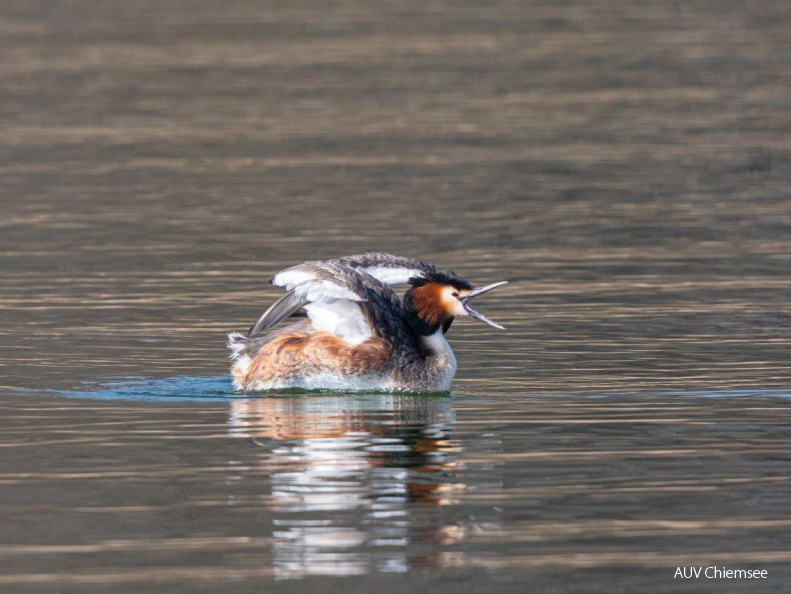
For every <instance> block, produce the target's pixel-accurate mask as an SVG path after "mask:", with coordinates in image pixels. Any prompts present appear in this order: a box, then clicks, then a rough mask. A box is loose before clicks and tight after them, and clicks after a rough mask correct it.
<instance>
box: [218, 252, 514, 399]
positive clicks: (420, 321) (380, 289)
mask: <svg viewBox="0 0 791 594" xmlns="http://www.w3.org/2000/svg"><path fill="white" fill-rule="evenodd" d="M269 282H271V283H272V284H274V285H277V286H281V287H285V288H286V290H287V291H288V292H287V293H286V294H285V295H283V297H281V298H280V299H279V300H278V301H276V302H275V303H274V304H273V305H272V306H271V307H270V308H269V309H267V310H266V311H265V312H264V314H263V315H262V316H261V318H260V319H259V320H258V322H256V324H255V325H254V326H253V327H252V328H250V331H249V332H248V333H247V336H244V335H242V334H239V333H232V334H230V335H229V336H228V338H229V342H228V346H229V347H230V349H231V350H232V351H233V354H232V355H231V359H232V360H233V365H232V368H231V374H232V376H233V383H234V387H236V388H237V389H238V390H245V391H250V390H272V389H284V388H303V389H308V390H311V389H333V390H412V391H446V390H449V389H450V385H451V382H452V381H453V376H454V375H455V373H456V357H455V356H454V355H453V351H452V350H451V348H450V345H449V344H448V341H447V340H445V333H446V332H447V331H448V328H450V325H451V323H452V322H453V319H454V318H455V317H456V316H470V317H472V318H475V319H477V320H480V321H482V322H485V323H486V324H489V325H490V326H494V327H495V328H500V329H503V327H502V326H500V325H499V324H495V323H494V322H493V321H491V320H490V319H488V318H487V317H486V316H483V315H481V314H479V313H478V312H477V311H475V310H474V309H473V308H472V305H471V304H470V301H471V300H472V299H473V298H474V297H476V296H478V295H481V294H483V293H486V292H487V291H491V290H492V289H494V288H495V287H499V286H500V285H504V284H505V283H506V282H507V281H503V282H499V283H494V284H491V285H487V286H485V287H479V288H475V287H473V285H472V284H471V283H470V282H469V281H466V280H465V279H463V278H461V277H459V276H457V275H456V273H454V272H453V271H452V270H448V271H447V272H440V271H439V270H437V269H436V268H435V267H434V266H432V265H431V264H428V263H426V262H423V261H421V260H413V259H411V258H401V257H399V256H391V255H390V254H377V253H370V254H359V255H356V256H346V257H343V258H336V259H334V260H324V261H315V262H305V263H303V264H299V265H298V266H293V267H292V268H287V269H285V270H283V271H281V272H278V273H277V274H276V275H275V276H273V277H272V278H271V279H270V281H269ZM403 283H409V285H411V286H410V288H409V289H408V290H407V292H406V294H405V295H404V298H403V300H402V299H399V298H398V296H397V295H396V294H395V293H394V292H393V290H392V289H391V288H390V287H389V285H397V284H403ZM305 315H307V318H308V319H303V320H300V321H298V322H296V323H294V324H290V325H289V326H285V327H284V328H280V329H278V330H275V331H273V332H271V333H269V334H267V335H266V336H263V337H259V338H255V336H256V334H258V333H259V332H261V331H262V330H265V329H267V328H271V327H272V326H275V325H276V324H278V323H279V322H281V321H283V320H285V319H286V318H289V317H291V316H305Z"/></svg>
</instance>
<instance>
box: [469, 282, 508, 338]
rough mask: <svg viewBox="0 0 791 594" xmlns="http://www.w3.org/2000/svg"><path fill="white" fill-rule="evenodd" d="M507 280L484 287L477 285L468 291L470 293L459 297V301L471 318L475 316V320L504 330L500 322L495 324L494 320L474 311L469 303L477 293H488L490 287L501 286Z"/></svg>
mask: <svg viewBox="0 0 791 594" xmlns="http://www.w3.org/2000/svg"><path fill="white" fill-rule="evenodd" d="M507 282H508V281H501V282H499V283H494V284H491V285H486V286H485V287H479V288H477V289H473V290H472V291H470V293H469V294H468V295H465V296H464V297H462V298H461V299H459V301H461V304H462V305H463V306H464V310H465V311H466V312H467V313H468V314H470V317H471V318H475V319H476V320H480V321H481V322H484V323H486V324H489V325H490V326H494V327H495V328H499V329H500V330H505V328H503V327H502V326H501V325H500V324H497V323H496V322H492V321H491V320H490V319H489V318H487V317H486V316H485V315H483V314H479V313H478V312H477V311H475V310H474V309H473V308H472V305H470V301H472V299H473V297H477V296H478V295H483V294H484V293H488V292H489V291H491V290H492V289H496V288H497V287H499V286H502V285H504V284H506V283H507Z"/></svg>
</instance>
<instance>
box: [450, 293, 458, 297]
mask: <svg viewBox="0 0 791 594" xmlns="http://www.w3.org/2000/svg"><path fill="white" fill-rule="evenodd" d="M451 295H453V296H454V297H458V296H459V294H458V293H451Z"/></svg>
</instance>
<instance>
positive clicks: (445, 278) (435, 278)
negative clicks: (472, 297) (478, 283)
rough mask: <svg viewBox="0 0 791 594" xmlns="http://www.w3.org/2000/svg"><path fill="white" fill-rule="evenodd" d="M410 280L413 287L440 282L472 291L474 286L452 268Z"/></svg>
mask: <svg viewBox="0 0 791 594" xmlns="http://www.w3.org/2000/svg"><path fill="white" fill-rule="evenodd" d="M408 282H409V284H410V285H412V286H413V287H422V286H423V285H426V284H428V283H439V284H441V285H450V286H451V287H454V288H456V289H459V290H462V291H464V290H466V291H470V290H472V289H473V288H474V287H473V285H472V283H471V282H470V281H468V280H466V279H463V278H461V277H460V276H458V275H457V274H456V273H455V272H453V271H452V270H448V271H447V272H440V271H436V272H427V273H425V274H424V275H423V276H413V277H412V278H410V279H409V281H408Z"/></svg>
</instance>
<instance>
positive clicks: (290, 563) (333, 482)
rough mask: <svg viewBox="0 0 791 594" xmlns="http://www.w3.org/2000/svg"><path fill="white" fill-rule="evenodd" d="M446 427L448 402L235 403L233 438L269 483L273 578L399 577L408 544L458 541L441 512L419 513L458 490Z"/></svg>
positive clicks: (380, 398)
mask: <svg viewBox="0 0 791 594" xmlns="http://www.w3.org/2000/svg"><path fill="white" fill-rule="evenodd" d="M453 421H454V412H453V407H452V404H451V398H450V397H449V396H417V395H405V394H404V395H394V394H387V395H384V394H372V395H353V396H352V395H349V396H346V395H344V396H331V395H320V396H299V397H276V398H260V399H253V400H238V401H234V402H233V404H232V408H231V415H230V431H231V434H232V435H234V436H236V437H246V438H249V439H251V440H252V441H253V442H254V443H256V444H257V445H259V446H261V453H260V455H259V456H258V457H257V460H256V462H255V463H256V464H257V465H258V466H260V467H261V469H262V470H264V471H265V472H266V473H267V474H268V476H269V482H270V484H271V497H268V498H267V506H268V507H269V508H270V510H271V511H272V512H273V514H274V520H273V524H274V528H273V537H274V545H273V547H274V550H273V558H272V565H273V568H274V570H275V574H276V576H277V577H279V578H281V579H283V578H298V577H303V576H307V575H359V574H365V573H375V572H406V571H408V570H409V569H410V565H411V564H412V563H414V562H415V561H418V560H417V559H416V558H415V552H414V551H413V550H412V547H414V545H415V544H420V543H436V542H440V543H447V542H452V541H454V540H458V539H459V538H462V537H463V533H464V530H462V529H460V527H459V526H456V525H449V526H445V525H441V522H439V518H440V517H441V515H440V514H436V513H433V512H432V513H428V514H426V513H423V514H421V510H425V509H426V505H425V504H430V505H431V506H436V505H448V504H453V503H456V498H457V497H458V495H459V493H460V492H461V491H462V490H463V489H464V485H463V484H460V483H459V482H458V481H456V480H454V478H455V477H454V467H455V465H456V452H457V451H458V448H457V446H456V444H455V443H454V441H453V440H452V439H451V438H450V434H451V431H452V428H453ZM421 504H422V505H421ZM438 522H439V523H438ZM419 562H420V563H426V559H423V560H419Z"/></svg>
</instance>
